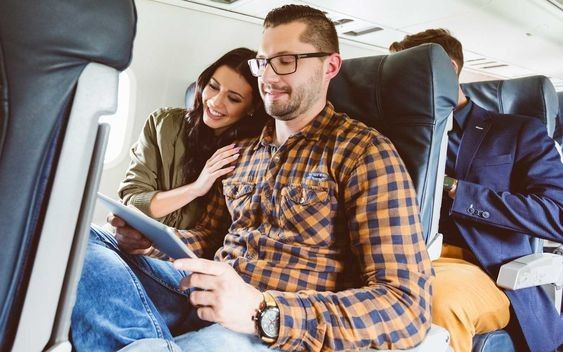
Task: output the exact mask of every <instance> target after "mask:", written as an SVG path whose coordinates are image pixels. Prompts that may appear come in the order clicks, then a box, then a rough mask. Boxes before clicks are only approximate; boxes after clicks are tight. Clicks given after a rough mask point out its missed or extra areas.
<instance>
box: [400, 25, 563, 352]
mask: <svg viewBox="0 0 563 352" xmlns="http://www.w3.org/2000/svg"><path fill="white" fill-rule="evenodd" d="M423 43H437V44H440V45H441V46H442V47H443V48H444V49H445V51H446V52H447V53H448V55H449V57H450V58H451V60H452V65H453V68H454V69H455V70H456V72H457V73H458V75H459V73H460V72H461V68H462V67H463V53H462V47H461V43H460V42H459V41H458V40H457V39H455V38H454V37H453V36H451V35H450V33H449V32H448V31H447V30H444V29H429V30H426V31H424V32H421V33H417V34H413V35H407V36H406V37H405V38H404V39H403V40H402V41H401V42H395V43H393V44H392V45H391V47H390V50H391V51H392V52H396V51H400V50H403V49H406V48H410V47H413V46H417V45H420V44H423ZM446 175H447V176H446V178H445V180H444V188H445V192H444V194H445V195H444V199H443V202H442V213H441V218H440V232H441V233H443V234H444V242H445V246H444V249H443V252H442V257H441V258H440V259H439V260H437V261H434V262H433V264H434V268H435V271H436V278H435V281H434V282H433V289H434V295H433V299H432V301H433V304H432V319H433V322H434V323H435V324H437V325H440V326H444V327H445V328H446V329H448V330H449V331H450V334H451V337H452V339H451V344H452V346H453V347H454V350H455V351H470V350H471V345H472V338H473V336H474V335H475V334H481V333H485V332H489V331H494V330H498V329H502V328H504V327H505V326H507V324H508V329H509V331H510V332H511V337H512V339H513V341H514V342H515V345H516V350H517V351H524V350H528V349H530V350H532V351H553V350H555V349H556V348H557V347H558V346H559V345H560V344H561V343H563V321H562V320H561V318H560V315H559V312H556V311H555V309H554V308H553V305H552V303H551V301H550V300H549V299H548V297H547V296H546V294H545V293H544V292H543V290H542V289H541V288H539V287H536V288H529V289H523V290H517V291H510V290H502V289H500V288H498V287H497V286H496V285H495V281H494V280H496V277H497V275H498V271H499V268H500V266H501V265H502V264H504V263H506V262H508V261H510V260H513V259H515V258H518V257H521V256H524V255H527V254H531V253H532V249H531V247H530V242H529V237H528V236H537V237H541V238H545V239H551V240H554V241H557V242H563V221H562V220H563V165H562V164H561V162H560V160H559V155H558V153H557V151H556V149H555V147H554V143H553V140H551V138H549V136H548V135H547V132H546V129H545V127H544V126H543V125H542V123H541V122H540V121H539V120H538V119H535V118H528V117H522V116H510V115H502V114H497V113H493V112H490V111H486V110H484V109H482V108H481V107H479V106H477V104H475V103H473V102H471V101H470V100H469V99H467V98H466V97H465V95H464V94H463V92H462V91H461V88H460V89H459V102H458V105H457V107H456V109H455V111H454V124H453V129H452V131H451V132H450V133H449V143H448V155H447V162H446Z"/></svg>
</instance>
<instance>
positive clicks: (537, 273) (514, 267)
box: [497, 253, 563, 290]
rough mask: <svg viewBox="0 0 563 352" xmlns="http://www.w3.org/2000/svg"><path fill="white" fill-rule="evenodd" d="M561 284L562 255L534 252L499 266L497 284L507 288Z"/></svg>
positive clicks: (562, 279) (562, 280) (562, 281)
mask: <svg viewBox="0 0 563 352" xmlns="http://www.w3.org/2000/svg"><path fill="white" fill-rule="evenodd" d="M545 284H555V285H557V286H561V285H562V284H563V256H560V255H557V254H552V253H534V254H530V255H527V256H524V257H521V258H518V259H515V260H513V261H511V262H509V263H506V264H504V265H503V266H501V267H500V272H499V274H498V278H497V285H498V286H500V287H502V288H506V289H509V290H518V289H520V288H526V287H533V286H540V285H545Z"/></svg>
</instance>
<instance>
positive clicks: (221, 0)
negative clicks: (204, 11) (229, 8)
mask: <svg viewBox="0 0 563 352" xmlns="http://www.w3.org/2000/svg"><path fill="white" fill-rule="evenodd" d="M211 1H213V2H218V3H220V4H226V5H230V4H232V3H235V2H237V1H238V0H211Z"/></svg>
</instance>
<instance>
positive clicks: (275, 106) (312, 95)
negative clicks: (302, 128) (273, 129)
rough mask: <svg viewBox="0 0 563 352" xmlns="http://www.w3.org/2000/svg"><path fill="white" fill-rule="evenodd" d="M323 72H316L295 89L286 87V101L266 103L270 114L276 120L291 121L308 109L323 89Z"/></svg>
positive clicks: (265, 106)
mask: <svg viewBox="0 0 563 352" xmlns="http://www.w3.org/2000/svg"><path fill="white" fill-rule="evenodd" d="M320 77H321V72H320V70H319V72H315V74H314V75H313V76H312V77H311V79H310V80H309V81H308V82H307V83H305V84H303V85H302V86H300V87H297V88H296V89H295V90H292V89H289V88H288V89H286V91H285V93H286V94H287V95H288V98H289V99H288V100H287V101H286V102H284V103H282V102H279V101H277V102H276V101H274V102H272V103H270V104H268V103H266V102H265V104H264V108H265V109H266V112H267V113H268V115H270V116H272V117H273V118H275V119H276V120H281V121H291V120H293V119H295V118H296V117H298V116H299V115H301V114H302V113H303V112H305V111H307V110H308V109H309V108H310V107H311V106H312V105H313V104H314V103H315V101H316V100H317V99H318V97H319V92H320V90H321V79H320Z"/></svg>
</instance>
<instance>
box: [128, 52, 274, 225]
mask: <svg viewBox="0 0 563 352" xmlns="http://www.w3.org/2000/svg"><path fill="white" fill-rule="evenodd" d="M255 56H256V52H255V51H253V50H250V49H246V48H237V49H234V50H231V51H229V52H228V53H226V54H225V55H223V56H222V57H221V58H219V59H218V60H217V61H215V62H214V63H213V64H211V65H210V66H209V67H207V68H206V69H205V70H204V71H203V72H202V73H201V75H200V76H199V78H198V80H197V85H196V88H195V89H196V91H195V93H194V95H195V100H194V105H193V108H191V109H189V110H186V109H182V108H176V109H171V108H163V109H159V110H157V111H155V112H153V113H152V114H151V115H150V116H149V118H148V119H147V121H146V123H145V127H144V128H143V131H142V132H141V135H140V136H139V139H138V140H137V143H135V145H134V146H133V147H132V148H131V163H130V165H129V169H128V170H127V173H126V175H125V179H124V180H123V182H122V183H121V185H120V187H119V196H120V198H121V199H122V200H123V202H124V203H125V204H132V205H134V206H135V207H137V208H139V209H140V210H141V211H142V212H144V213H145V214H147V215H149V216H151V217H153V218H157V219H158V220H160V221H161V222H163V223H164V224H166V225H168V226H172V227H176V228H181V229H187V228H190V227H192V226H194V225H195V223H196V222H197V220H198V218H199V215H200V213H201V210H200V209H202V208H204V207H205V204H204V203H203V202H202V201H197V200H201V199H202V197H203V196H204V195H205V194H206V193H207V192H208V191H209V189H210V188H211V185H212V184H213V183H214V182H215V180H216V179H217V178H219V177H221V176H223V175H225V174H227V173H228V172H231V171H232V170H233V169H234V165H233V164H232V162H233V161H235V160H236V159H237V158H238V155H239V149H238V148H237V147H236V146H235V145H234V143H233V142H234V141H235V140H236V139H243V138H246V137H254V136H258V135H259V134H260V131H262V127H264V124H265V119H266V115H265V114H264V113H263V103H262V99H261V98H260V93H259V92H258V86H257V84H256V79H255V78H254V77H253V76H252V75H251V74H250V71H249V70H248V67H247V66H248V64H247V61H248V60H249V59H251V58H254V57H255ZM218 148H219V149H218Z"/></svg>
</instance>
